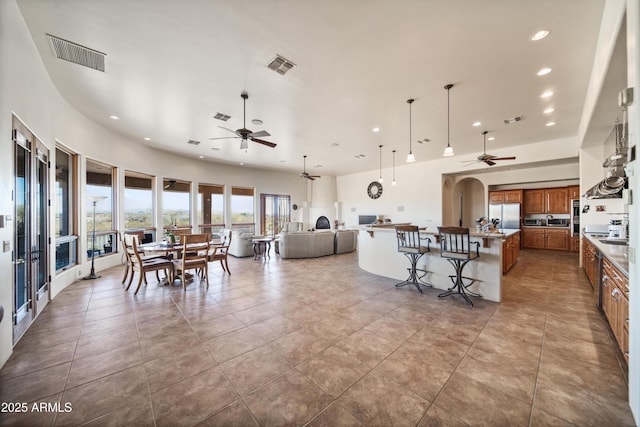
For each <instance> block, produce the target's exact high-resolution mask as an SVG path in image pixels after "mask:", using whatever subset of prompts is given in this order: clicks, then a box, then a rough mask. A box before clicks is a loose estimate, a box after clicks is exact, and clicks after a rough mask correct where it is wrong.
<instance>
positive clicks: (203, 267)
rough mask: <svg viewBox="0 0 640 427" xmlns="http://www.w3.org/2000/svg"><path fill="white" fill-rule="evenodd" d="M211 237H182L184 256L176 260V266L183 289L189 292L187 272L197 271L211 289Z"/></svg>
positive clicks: (198, 235)
mask: <svg viewBox="0 0 640 427" xmlns="http://www.w3.org/2000/svg"><path fill="white" fill-rule="evenodd" d="M209 239H210V237H209V235H208V234H186V235H183V236H182V254H181V257H180V258H179V259H177V260H174V266H175V267H176V268H178V269H179V270H180V280H181V281H182V287H183V289H184V290H185V291H186V290H187V275H186V271H187V270H195V271H196V273H199V276H200V279H205V281H206V283H207V287H209V268H208V266H209V264H208V263H209Z"/></svg>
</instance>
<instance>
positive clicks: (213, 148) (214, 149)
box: [211, 147, 220, 151]
mask: <svg viewBox="0 0 640 427" xmlns="http://www.w3.org/2000/svg"><path fill="white" fill-rule="evenodd" d="M211 149H212V150H213V151H220V149H219V148H218V147H211Z"/></svg>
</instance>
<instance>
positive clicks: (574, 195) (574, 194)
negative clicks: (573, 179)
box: [567, 185, 580, 200]
mask: <svg viewBox="0 0 640 427" xmlns="http://www.w3.org/2000/svg"><path fill="white" fill-rule="evenodd" d="M567 189H568V190H569V199H570V200H571V199H579V198H580V186H579V185H571V186H569V187H567Z"/></svg>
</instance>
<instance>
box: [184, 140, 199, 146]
mask: <svg viewBox="0 0 640 427" xmlns="http://www.w3.org/2000/svg"><path fill="white" fill-rule="evenodd" d="M187 144H191V145H200V141H196V140H195V139H190V140H188V141H187Z"/></svg>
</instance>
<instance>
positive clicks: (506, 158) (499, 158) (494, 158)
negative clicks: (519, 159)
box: [491, 156, 516, 160]
mask: <svg viewBox="0 0 640 427" xmlns="http://www.w3.org/2000/svg"><path fill="white" fill-rule="evenodd" d="M515 159H516V157H515V156H512V157H492V158H491V160H515Z"/></svg>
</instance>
